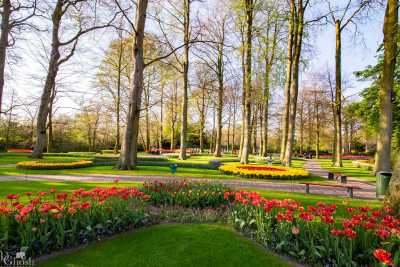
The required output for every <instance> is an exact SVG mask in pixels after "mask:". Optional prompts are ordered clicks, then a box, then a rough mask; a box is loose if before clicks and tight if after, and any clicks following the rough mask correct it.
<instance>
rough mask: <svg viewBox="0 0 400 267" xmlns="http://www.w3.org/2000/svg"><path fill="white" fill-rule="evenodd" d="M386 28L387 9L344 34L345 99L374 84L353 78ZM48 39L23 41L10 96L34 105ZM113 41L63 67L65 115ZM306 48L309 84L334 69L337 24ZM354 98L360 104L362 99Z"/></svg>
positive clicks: (372, 58) (88, 93) (87, 88)
mask: <svg viewBox="0 0 400 267" xmlns="http://www.w3.org/2000/svg"><path fill="white" fill-rule="evenodd" d="M338 1H342V0H338ZM195 8H198V7H196V6H194V9H193V10H192V12H193V13H196V12H197V11H199V10H196V9H195ZM382 23H383V10H381V11H379V12H375V14H374V16H373V17H371V18H370V20H369V21H368V22H367V23H365V24H363V25H359V31H360V32H361V35H360V37H358V38H356V39H355V40H354V39H353V38H352V37H353V36H354V35H353V32H352V30H353V28H349V30H348V31H344V33H343V41H342V43H343V45H342V70H343V79H344V80H349V81H350V83H346V84H349V85H350V86H349V87H350V88H344V95H345V96H348V95H354V94H357V93H358V92H360V91H361V90H362V89H363V88H365V86H367V85H368V82H360V81H357V80H356V78H355V77H354V74H353V73H354V72H355V71H358V70H362V69H364V68H365V67H366V66H368V65H371V64H375V63H376V50H377V48H378V46H379V44H380V43H381V42H382V39H383V34H382ZM46 34H47V33H41V34H38V33H34V32H27V33H26V34H25V36H24V38H25V40H22V41H21V42H20V43H19V45H18V48H17V49H15V50H14V51H13V53H16V54H18V55H20V56H21V58H20V60H19V61H18V62H17V63H16V64H12V65H11V66H10V65H9V67H8V71H7V73H8V78H9V81H8V82H7V84H6V97H8V98H9V97H10V92H11V88H14V89H15V91H16V92H17V94H18V96H20V97H21V96H22V97H23V98H25V101H28V102H29V100H32V101H33V100H34V99H38V97H39V96H40V93H41V91H42V87H43V81H44V78H45V73H46V72H45V68H46V67H47V60H46V57H43V55H44V54H45V53H44V51H45V50H44V49H43V42H42V41H41V40H46V38H47V37H46ZM113 38H115V35H114V34H113V33H110V30H102V31H98V32H96V33H95V34H89V35H87V36H86V37H84V38H83V39H82V40H81V41H80V48H79V53H77V55H76V56H75V57H74V58H73V59H72V60H71V62H69V63H68V65H66V66H64V67H63V68H62V70H61V73H60V78H59V80H61V81H63V83H64V86H63V88H62V89H61V90H63V95H64V96H67V97H63V99H61V100H60V101H59V102H58V103H57V106H59V107H60V113H71V112H74V110H76V108H77V107H79V103H80V102H81V101H84V99H87V98H90V97H93V95H94V93H93V92H94V90H93V81H94V77H95V74H96V69H97V67H98V65H99V64H100V63H101V60H102V58H103V57H104V54H105V51H106V49H107V47H108V44H109V42H110V41H111V40H112V39H113ZM306 46H307V48H308V47H311V51H312V52H311V53H307V55H305V56H306V57H307V58H308V59H309V60H310V61H309V64H308V67H307V69H305V70H303V72H302V73H301V75H300V78H301V79H302V80H303V81H305V80H307V77H308V74H309V73H314V72H321V71H322V72H325V71H326V69H327V68H330V69H331V70H333V69H334V55H335V36H334V27H333V26H332V25H326V26H323V27H319V28H312V29H311V30H310V36H309V38H308V40H307V44H306ZM45 47H46V46H45ZM47 48H48V46H47ZM307 50H308V49H307ZM66 81H67V82H66ZM352 99H357V96H354V97H353V98H352Z"/></svg>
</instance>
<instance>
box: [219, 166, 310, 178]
mask: <svg viewBox="0 0 400 267" xmlns="http://www.w3.org/2000/svg"><path fill="white" fill-rule="evenodd" d="M219 170H220V171H222V172H224V173H226V174H235V175H240V176H241V177H244V178H257V179H281V180H286V179H301V178H306V177H308V176H309V173H308V172H307V171H305V170H302V169H294V168H286V167H272V166H261V165H233V164H226V165H222V166H221V167H219Z"/></svg>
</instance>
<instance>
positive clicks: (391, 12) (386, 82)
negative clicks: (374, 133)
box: [375, 0, 399, 193]
mask: <svg viewBox="0 0 400 267" xmlns="http://www.w3.org/2000/svg"><path fill="white" fill-rule="evenodd" d="M397 28H398V0H388V2H387V6H386V13H385V19H384V23H383V34H384V41H383V45H384V49H385V52H384V58H383V74H382V81H381V88H380V90H379V100H380V106H379V111H380V112H379V113H380V118H379V133H378V140H377V152H376V163H375V171H376V172H380V171H385V172H388V171H391V170H392V166H391V152H392V144H391V141H392V117H393V103H392V96H393V80H394V69H395V66H396V56H397V33H398V32H397V31H398V30H397ZM398 183H399V177H396V181H395V182H392V186H391V190H394V189H395V188H396V185H395V184H397V187H399V186H398ZM391 193H395V192H394V191H391Z"/></svg>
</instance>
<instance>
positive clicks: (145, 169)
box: [0, 166, 329, 183]
mask: <svg viewBox="0 0 400 267" xmlns="http://www.w3.org/2000/svg"><path fill="white" fill-rule="evenodd" d="M25 174H45V175H52V174H54V175H63V174H64V175H68V174H70V175H84V174H88V175H89V174H104V175H107V174H109V175H135V176H141V175H142V176H151V175H153V176H165V177H169V176H171V177H172V176H178V177H191V178H204V179H224V180H225V179H228V180H229V179H235V180H243V181H265V182H277V183H290V182H292V181H290V180H277V179H275V180H267V179H263V180H261V179H245V178H241V177H240V176H236V175H227V174H224V173H222V172H220V171H219V170H212V169H202V168H189V167H178V170H177V172H176V173H175V174H172V173H171V172H170V168H169V167H168V166H138V167H137V169H135V170H118V169H116V168H115V167H114V166H93V167H87V168H79V169H63V170H21V169H17V168H16V167H14V166H8V167H0V176H1V175H25ZM294 182H296V183H301V182H325V183H329V181H327V179H325V178H322V177H318V176H310V177H309V178H304V179H297V180H295V181H294Z"/></svg>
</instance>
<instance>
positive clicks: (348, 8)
mask: <svg viewBox="0 0 400 267" xmlns="http://www.w3.org/2000/svg"><path fill="white" fill-rule="evenodd" d="M371 2H372V1H371V0H358V1H355V2H354V1H353V0H347V3H346V5H345V7H344V8H343V9H341V8H338V7H337V8H336V10H335V9H333V8H332V7H331V4H330V1H327V3H328V6H329V11H330V15H331V23H332V24H334V25H335V36H336V49H335V118H334V119H335V124H336V131H335V135H336V148H335V152H336V155H335V166H338V167H341V166H342V165H343V163H342V153H343V152H342V150H343V141H342V63H341V62H342V32H343V30H344V29H346V27H347V26H348V25H350V24H356V22H357V20H360V15H361V14H362V12H363V11H365V10H366V9H367V8H368V7H369V6H370V4H371Z"/></svg>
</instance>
